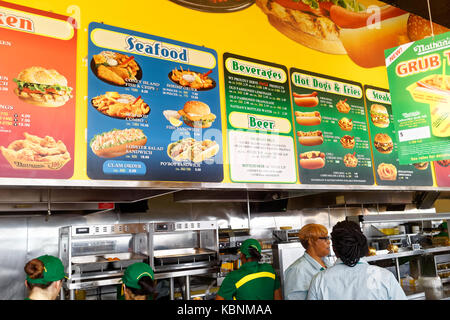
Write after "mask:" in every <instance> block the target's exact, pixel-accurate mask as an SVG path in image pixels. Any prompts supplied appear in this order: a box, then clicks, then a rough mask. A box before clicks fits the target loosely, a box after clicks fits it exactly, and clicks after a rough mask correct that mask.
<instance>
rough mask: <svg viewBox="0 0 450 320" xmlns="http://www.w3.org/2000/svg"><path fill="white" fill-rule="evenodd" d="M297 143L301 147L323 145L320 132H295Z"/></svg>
mask: <svg viewBox="0 0 450 320" xmlns="http://www.w3.org/2000/svg"><path fill="white" fill-rule="evenodd" d="M297 136H298V142H299V143H300V144H301V145H303V146H318V145H320V144H322V143H323V134H322V131H320V130H316V131H307V132H305V131H297Z"/></svg>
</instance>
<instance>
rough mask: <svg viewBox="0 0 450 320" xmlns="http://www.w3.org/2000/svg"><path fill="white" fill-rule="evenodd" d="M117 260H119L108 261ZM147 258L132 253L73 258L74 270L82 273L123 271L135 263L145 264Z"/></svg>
mask: <svg viewBox="0 0 450 320" xmlns="http://www.w3.org/2000/svg"><path fill="white" fill-rule="evenodd" d="M108 258H110V259H114V258H117V259H119V260H108ZM146 259H147V256H145V255H141V254H136V253H132V252H123V253H111V254H103V255H88V256H78V257H72V265H73V266H74V269H77V270H79V271H80V272H92V271H103V270H114V269H123V268H126V267H128V266H129V265H131V264H133V263H135V262H143V261H145V260H146Z"/></svg>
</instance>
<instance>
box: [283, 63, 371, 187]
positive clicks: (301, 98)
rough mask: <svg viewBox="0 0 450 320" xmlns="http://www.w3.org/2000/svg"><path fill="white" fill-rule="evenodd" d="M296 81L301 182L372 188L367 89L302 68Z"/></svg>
mask: <svg viewBox="0 0 450 320" xmlns="http://www.w3.org/2000/svg"><path fill="white" fill-rule="evenodd" d="M290 77H291V88H292V106H293V109H294V117H295V122H296V124H295V131H296V136H297V137H296V143H297V152H298V153H299V156H298V159H299V167H298V168H299V178H300V182H301V183H305V184H353V185H372V184H373V183H374V178H373V170H372V160H371V153H370V147H369V144H370V141H369V132H368V127H367V121H366V113H365V109H364V97H363V87H362V85H361V84H360V83H357V82H354V81H349V80H344V79H339V78H334V77H330V76H326V75H322V74H318V73H313V72H309V71H304V70H300V69H296V68H291V70H290Z"/></svg>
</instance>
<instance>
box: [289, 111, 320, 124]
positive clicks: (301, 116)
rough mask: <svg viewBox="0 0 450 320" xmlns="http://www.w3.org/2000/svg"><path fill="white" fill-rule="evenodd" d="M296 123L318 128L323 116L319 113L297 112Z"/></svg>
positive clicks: (295, 113)
mask: <svg viewBox="0 0 450 320" xmlns="http://www.w3.org/2000/svg"><path fill="white" fill-rule="evenodd" d="M294 115H295V121H296V122H297V123H298V124H300V125H302V126H316V125H319V124H320V123H321V122H322V116H321V115H320V112H319V111H313V112H300V111H295V112H294Z"/></svg>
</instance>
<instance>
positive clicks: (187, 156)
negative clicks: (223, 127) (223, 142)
mask: <svg viewBox="0 0 450 320" xmlns="http://www.w3.org/2000/svg"><path fill="white" fill-rule="evenodd" d="M217 152H219V145H218V144H217V142H215V141H212V140H203V141H197V140H195V139H193V138H185V139H182V140H178V141H176V142H173V143H171V144H169V145H168V146H167V155H168V156H169V157H170V158H171V159H173V160H175V161H182V160H189V161H192V162H202V161H203V160H206V159H209V158H211V157H214V156H215V155H216V154H217Z"/></svg>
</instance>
